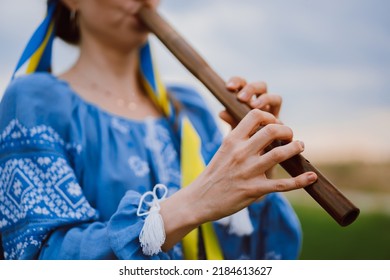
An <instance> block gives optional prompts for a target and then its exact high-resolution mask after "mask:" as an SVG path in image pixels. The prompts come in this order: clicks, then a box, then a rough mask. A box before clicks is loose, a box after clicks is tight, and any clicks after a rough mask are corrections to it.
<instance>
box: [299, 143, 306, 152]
mask: <svg viewBox="0 0 390 280" xmlns="http://www.w3.org/2000/svg"><path fill="white" fill-rule="evenodd" d="M298 142H299V144H300V145H301V147H302V151H303V150H304V149H305V143H303V142H302V141H298Z"/></svg>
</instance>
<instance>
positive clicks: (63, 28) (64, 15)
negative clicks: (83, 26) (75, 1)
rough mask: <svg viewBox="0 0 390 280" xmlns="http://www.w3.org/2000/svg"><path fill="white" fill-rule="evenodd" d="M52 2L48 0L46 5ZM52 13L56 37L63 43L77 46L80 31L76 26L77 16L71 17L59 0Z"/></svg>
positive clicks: (67, 9)
mask: <svg viewBox="0 0 390 280" xmlns="http://www.w3.org/2000/svg"><path fill="white" fill-rule="evenodd" d="M51 1H53V0H48V3H49V2H51ZM54 1H57V2H58V3H57V8H56V11H55V13H54V23H55V28H56V35H57V36H58V37H59V38H61V39H62V40H64V41H65V42H67V43H69V44H73V45H77V44H78V43H79V42H80V30H79V27H78V24H77V14H76V15H74V16H73V18H72V16H71V11H70V10H69V8H68V7H67V6H65V5H64V4H63V3H62V2H61V1H60V0H54Z"/></svg>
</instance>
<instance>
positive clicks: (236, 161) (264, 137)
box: [196, 109, 317, 221]
mask: <svg viewBox="0 0 390 280" xmlns="http://www.w3.org/2000/svg"><path fill="white" fill-rule="evenodd" d="M259 126H264V127H263V128H262V129H260V130H258V128H259ZM292 139H293V132H292V130H291V129H290V128H289V127H287V126H285V125H282V124H280V122H278V121H277V119H276V118H275V116H273V115H272V114H270V113H267V112H264V111H261V110H258V109H254V110H252V111H250V113H248V114H247V115H246V116H245V118H243V120H242V121H241V122H240V123H239V124H238V126H237V127H236V128H235V129H233V130H232V131H231V133H230V134H228V136H227V137H226V138H225V140H224V142H223V143H222V145H221V147H220V149H219V150H218V151H217V153H216V154H215V156H214V158H213V159H212V161H211V162H210V164H209V165H208V166H207V168H206V170H205V172H204V173H203V174H202V175H201V176H200V177H199V178H198V180H199V181H200V182H197V183H198V184H200V186H196V188H197V190H196V192H197V196H198V198H197V201H198V208H199V209H202V213H201V217H202V219H204V220H206V221H212V220H217V219H220V218H223V217H225V216H227V215H230V214H233V213H235V212H237V211H239V210H241V209H243V208H245V207H247V206H248V205H250V204H251V203H253V202H254V201H255V200H257V199H258V198H260V197H262V196H263V195H265V194H268V193H271V192H285V191H290V190H294V189H299V188H302V187H305V186H307V185H310V184H312V183H314V182H315V181H316V179H317V175H316V174H315V173H314V172H306V173H304V174H301V175H299V176H297V177H293V178H282V179H268V178H267V177H266V175H265V172H266V171H267V170H269V169H270V168H272V167H274V166H275V165H277V164H278V163H280V162H282V161H284V160H287V159H289V158H291V157H292V156H294V155H297V154H299V153H301V152H303V150H304V145H303V143H302V142H300V141H292ZM274 140H284V141H287V142H289V143H288V144H286V145H283V146H280V147H276V148H274V149H272V150H271V151H268V152H265V151H264V149H265V148H266V147H267V146H268V145H269V144H271V143H272V142H273V141H274Z"/></svg>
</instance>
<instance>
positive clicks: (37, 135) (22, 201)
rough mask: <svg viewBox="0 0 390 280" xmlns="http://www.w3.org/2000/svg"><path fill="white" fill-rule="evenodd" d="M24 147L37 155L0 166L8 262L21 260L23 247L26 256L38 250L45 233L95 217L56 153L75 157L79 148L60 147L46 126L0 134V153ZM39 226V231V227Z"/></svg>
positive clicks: (0, 225)
mask: <svg viewBox="0 0 390 280" xmlns="http://www.w3.org/2000/svg"><path fill="white" fill-rule="evenodd" d="M28 145H34V147H36V146H39V147H40V148H42V152H39V151H37V152H33V151H34V150H29V151H30V152H28V153H25V154H20V151H19V156H18V157H12V158H4V159H3V160H2V161H0V229H1V230H2V231H4V232H7V237H6V238H5V236H3V242H4V244H3V245H4V254H5V256H6V258H8V259H15V258H19V257H21V256H23V254H24V253H25V252H26V251H27V248H28V252H30V251H33V249H32V248H31V247H36V248H37V249H38V248H39V247H40V246H41V242H42V240H43V239H44V238H45V236H46V235H47V233H48V232H49V231H50V230H51V228H53V227H55V226H59V225H61V224H66V223H69V222H71V221H81V220H86V219H90V218H92V217H94V216H95V215H96V212H95V210H94V209H93V208H91V206H90V205H89V203H88V202H87V201H86V199H85V197H84V195H83V193H82V190H81V187H80V186H79V184H78V183H77V181H76V178H75V175H74V173H73V170H72V169H71V167H70V166H69V164H68V162H67V161H66V159H65V158H64V156H63V155H62V153H61V150H63V151H64V150H67V151H69V150H75V151H76V152H77V153H79V152H80V151H81V149H80V147H81V146H79V145H75V144H67V143H65V142H64V141H63V140H62V139H61V137H60V136H59V135H58V134H57V133H56V132H55V131H54V129H52V128H51V127H48V126H44V125H41V126H36V127H33V128H31V129H26V128H25V127H23V126H22V125H21V124H20V123H19V122H18V121H17V120H13V121H11V123H10V124H9V125H8V126H7V127H6V129H5V130H4V131H3V133H2V134H1V135H0V149H1V150H3V152H5V154H7V151H9V150H12V149H14V148H16V147H17V146H19V147H20V148H23V147H26V146H28ZM53 147H61V148H62V149H60V150H58V149H53ZM39 150H41V149H39ZM43 221H44V224H45V226H39V224H40V223H42V222H43Z"/></svg>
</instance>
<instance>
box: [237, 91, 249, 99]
mask: <svg viewBox="0 0 390 280" xmlns="http://www.w3.org/2000/svg"><path fill="white" fill-rule="evenodd" d="M238 97H239V98H240V99H246V98H247V97H248V93H247V92H246V91H241V92H240V94H239V95H238Z"/></svg>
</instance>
